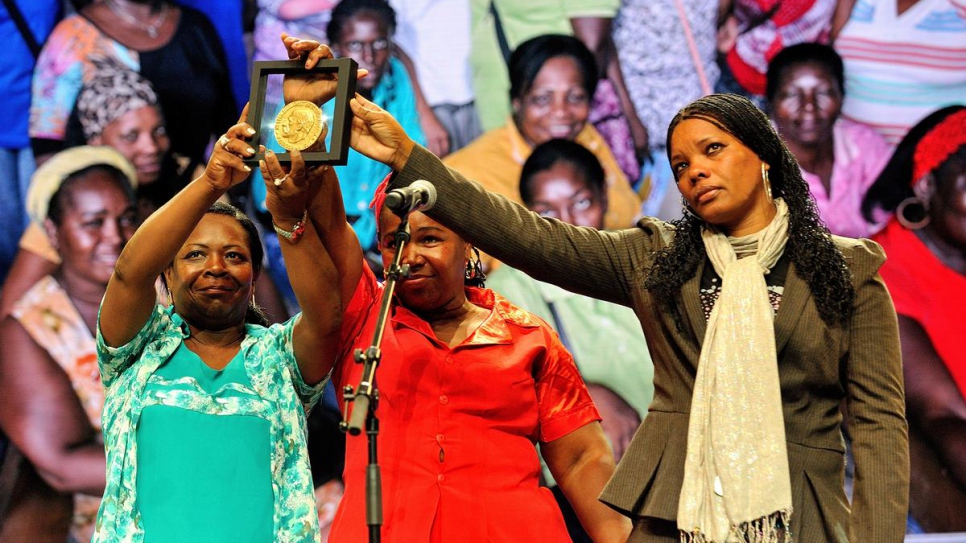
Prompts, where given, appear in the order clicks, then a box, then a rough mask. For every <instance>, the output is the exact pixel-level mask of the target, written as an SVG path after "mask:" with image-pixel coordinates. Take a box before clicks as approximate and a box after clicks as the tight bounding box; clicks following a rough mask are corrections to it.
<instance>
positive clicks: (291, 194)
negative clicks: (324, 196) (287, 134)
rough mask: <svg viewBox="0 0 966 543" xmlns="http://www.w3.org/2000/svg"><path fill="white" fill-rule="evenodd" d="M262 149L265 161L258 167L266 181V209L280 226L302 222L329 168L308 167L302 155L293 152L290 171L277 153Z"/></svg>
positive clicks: (291, 153)
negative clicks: (282, 222) (281, 223)
mask: <svg viewBox="0 0 966 543" xmlns="http://www.w3.org/2000/svg"><path fill="white" fill-rule="evenodd" d="M261 150H262V152H263V153H264V156H265V159H264V160H262V161H260V162H259V164H258V165H259V169H260V170H261V173H262V179H263V180H264V181H265V192H266V194H265V207H266V208H267V209H268V212H269V213H271V215H272V219H273V220H274V221H275V222H276V223H279V222H281V221H286V222H298V221H299V220H300V219H301V218H302V215H303V214H304V213H305V210H306V208H307V207H308V205H309V202H311V201H312V198H314V197H315V194H317V193H318V191H319V187H320V186H321V182H320V180H321V179H322V173H323V172H324V171H325V169H326V168H328V167H329V166H327V165H323V166H318V167H313V168H306V166H305V160H304V159H303V158H302V153H300V152H299V151H297V150H292V151H290V156H291V158H292V163H291V166H290V167H289V168H288V171H286V170H285V168H284V167H283V166H282V164H281V163H280V162H279V160H278V156H277V155H276V154H275V153H273V152H272V151H271V150H266V149H265V147H264V146H263V147H261Z"/></svg>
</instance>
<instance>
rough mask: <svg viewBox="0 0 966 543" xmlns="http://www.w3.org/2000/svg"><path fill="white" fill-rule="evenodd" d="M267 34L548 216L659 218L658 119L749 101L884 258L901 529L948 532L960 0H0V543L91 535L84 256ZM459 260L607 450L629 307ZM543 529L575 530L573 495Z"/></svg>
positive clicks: (222, 119)
mask: <svg viewBox="0 0 966 543" xmlns="http://www.w3.org/2000/svg"><path fill="white" fill-rule="evenodd" d="M283 32H285V33H288V34H291V35H294V36H299V37H304V38H308V39H313V40H317V41H319V42H322V43H328V44H331V47H332V51H333V53H334V54H335V55H336V56H347V57H352V58H353V59H354V60H356V62H358V64H359V67H360V68H364V69H367V70H368V71H369V75H368V76H367V77H365V78H363V79H361V80H360V81H359V84H358V87H357V90H358V92H360V93H361V94H362V95H363V96H364V97H365V98H367V99H369V100H371V101H372V102H374V103H376V104H378V105H379V106H381V107H382V108H383V109H385V110H386V111H388V112H389V113H390V114H391V115H392V116H393V117H394V118H395V119H396V120H398V121H399V123H400V124H401V125H402V127H403V129H404V130H405V132H406V133H407V134H408V135H409V137H411V138H412V139H413V140H414V141H415V142H416V143H419V144H421V145H424V146H425V147H426V148H427V149H429V150H430V151H432V152H433V153H434V154H436V155H437V156H439V157H441V158H442V159H443V163H444V164H446V165H447V166H449V167H451V168H453V169H455V170H457V171H459V172H460V173H462V174H463V175H464V176H465V177H466V178H468V179H472V180H475V181H477V182H479V183H480V184H482V185H483V187H484V188H486V189H488V190H490V191H493V192H497V193H499V194H502V195H504V196H506V197H507V198H509V199H511V200H514V201H518V202H520V203H523V204H524V205H526V206H527V207H528V208H529V209H531V210H533V211H536V212H537V213H539V214H541V215H543V216H546V217H553V218H557V219H560V220H561V221H563V222H567V223H571V224H574V225H577V226H589V227H593V228H607V229H618V228H627V227H630V226H633V225H634V224H635V221H636V220H638V219H640V218H641V217H644V216H650V217H657V218H659V219H665V220H670V219H677V218H680V217H681V216H682V213H683V209H684V207H683V206H682V200H681V195H680V193H679V192H678V188H677V186H676V183H675V177H674V175H673V174H672V171H671V167H670V165H669V164H668V159H667V148H668V145H669V142H668V141H667V135H668V125H669V123H670V122H671V120H672V118H673V117H674V116H675V114H676V113H677V112H678V110H679V109H680V108H682V107H683V106H685V105H687V104H689V103H691V102H692V101H694V100H695V99H697V98H699V97H701V96H705V95H708V94H711V93H714V92H730V93H736V94H740V95H743V96H745V97H747V98H749V99H750V100H751V101H752V102H753V103H754V104H755V105H757V106H758V107H759V108H761V110H762V111H764V112H765V113H766V114H767V115H768V118H769V120H770V121H771V123H772V125H773V126H774V128H775V129H776V130H777V132H778V134H779V135H780V136H781V138H782V139H783V141H784V143H785V144H786V145H787V147H788V149H789V150H790V151H791V153H792V154H793V155H794V158H795V159H796V160H797V162H798V164H799V165H800V167H801V173H802V177H803V178H804V181H805V182H806V183H807V185H808V190H809V192H810V193H811V197H812V198H813V199H814V203H815V207H816V209H817V212H818V215H819V217H820V218H821V220H822V222H824V224H825V225H827V226H828V229H829V230H830V231H831V233H832V234H836V235H840V236H847V237H866V238H871V239H873V240H875V241H877V242H878V243H880V244H881V245H882V247H883V248H884V250H885V253H886V255H887V256H888V259H887V260H886V263H885V264H884V266H883V267H882V270H881V274H882V277H883V279H884V280H885V283H886V286H887V287H888V289H889V292H890V294H891V296H892V298H893V300H894V303H895V307H896V310H897V312H898V315H899V333H900V338H901V344H902V358H903V373H904V377H905V383H906V409H907V418H908V423H909V437H910V455H911V462H912V475H911V486H910V512H909V519H908V526H907V529H908V531H909V532H910V533H919V532H950V531H966V515H963V514H962V512H963V511H966V358H964V355H963V352H964V351H963V349H962V348H961V347H960V346H959V341H960V340H959V336H960V335H961V331H962V330H963V329H966V310H964V309H963V308H964V307H966V298H964V293H966V109H964V105H963V104H964V103H966V0H803V1H797V2H783V1H781V0H526V1H519V0H518V1H510V0H388V1H386V0H341V1H340V0H207V1H205V0H86V1H85V0H73V1H71V0H5V1H4V5H3V6H2V7H0V36H2V37H3V38H4V39H3V43H4V44H5V49H6V51H5V52H4V54H3V55H0V90H2V91H3V96H4V100H2V101H0V191H2V192H3V194H4V196H3V197H2V198H0V285H2V287H0V319H3V320H2V322H0V341H2V345H3V348H2V349H0V431H2V433H3V437H2V438H0V458H2V469H0V542H2V541H7V540H13V539H7V538H9V537H11V536H10V535H9V534H13V533H17V532H16V531H15V530H19V529H24V530H26V529H29V528H30V526H34V527H36V526H46V527H48V528H49V529H48V530H47V532H48V533H50V534H51V538H50V539H49V540H50V541H64V535H63V534H64V533H66V532H67V531H68V530H69V531H70V533H71V537H73V538H74V539H75V540H76V541H87V540H88V539H89V538H90V536H91V533H92V530H93V527H92V525H91V523H92V519H93V513H94V511H96V507H97V498H92V497H91V496H98V495H100V494H102V493H103V492H104V485H105V481H104V479H103V473H104V465H105V464H104V462H105V458H104V454H103V449H102V447H101V446H100V444H101V443H102V442H103V441H104V438H103V437H102V436H101V433H100V432H101V420H100V416H99V414H100V412H101V408H102V404H103V402H104V391H103V390H102V389H101V388H100V375H99V374H98V371H97V367H96V365H94V364H93V363H92V360H93V359H92V358H91V357H92V356H94V355H93V353H94V349H95V345H94V335H93V331H94V329H95V325H94V323H95V318H96V311H97V304H98V303H99V302H100V300H101V298H102V297H103V295H104V292H105V290H106V288H107V278H108V277H109V276H110V270H111V269H112V268H113V262H114V261H115V260H116V259H117V257H118V255H119V254H120V251H121V249H122V248H123V247H124V245H125V243H126V242H127V241H128V239H130V238H131V236H132V235H133V232H134V229H135V227H136V226H137V225H139V224H140V223H141V222H143V221H144V220H146V219H147V218H148V217H150V216H152V214H154V213H155V212H156V211H157V210H158V209H159V208H160V207H161V206H163V205H164V204H165V203H166V202H167V201H168V200H170V199H171V198H172V197H174V195H175V194H177V193H178V192H179V191H180V190H181V189H183V188H184V187H186V186H187V185H188V184H189V182H190V181H191V179H193V178H195V177H196V176H197V175H199V173H200V172H202V171H203V169H204V164H205V162H207V160H208V157H209V156H210V155H211V154H212V149H213V142H214V141H215V139H216V138H217V137H218V135H220V134H222V133H223V132H224V131H225V130H226V129H228V127H230V126H232V125H233V124H235V123H236V122H237V119H238V114H239V112H240V111H241V110H242V107H243V106H244V104H245V102H246V101H247V100H248V96H249V81H248V78H249V75H248V74H250V72H251V61H253V60H256V61H257V60H278V59H284V58H287V55H286V51H285V47H284V45H283V44H282V42H281V40H280V39H279V36H280V35H281V34H282V33H283ZM277 96H278V95H277ZM272 105H274V106H280V105H281V103H275V104H272ZM266 109H268V110H271V109H272V108H271V107H268V108H266ZM272 111H273V112H274V110H272ZM249 122H253V121H252V120H249ZM269 122H270V121H269ZM265 128H266V129H267V130H269V131H270V130H271V128H272V127H271V126H265ZM334 170H335V171H336V173H337V174H338V183H339V188H340V189H341V190H340V191H339V192H340V193H341V198H342V201H343V204H344V209H345V218H346V221H347V223H348V224H349V225H351V227H352V230H353V231H354V232H355V235H356V236H357V238H358V241H359V245H360V250H361V252H362V253H363V254H364V255H365V257H366V261H367V262H368V264H369V267H371V268H372V269H373V271H376V272H377V275H379V274H378V272H379V271H380V269H381V266H382V261H383V257H382V256H381V254H380V252H381V249H380V246H379V240H378V238H377V231H378V229H379V216H378V214H375V215H374V214H373V212H372V210H371V209H370V202H371V201H372V200H373V197H374V196H375V195H376V192H377V188H378V187H379V184H380V182H381V181H382V179H383V177H385V175H386V174H387V173H389V172H390V171H391V170H390V167H389V166H387V165H385V164H383V163H381V162H378V161H375V160H372V159H370V158H367V157H366V156H364V155H362V154H360V153H358V152H356V151H354V150H353V151H350V156H349V160H348V163H347V164H346V165H344V166H338V167H335V168H334ZM223 199H224V200H230V201H231V202H232V203H234V204H235V205H236V206H238V207H239V208H241V209H243V210H245V211H246V212H248V213H249V215H250V216H252V218H253V219H255V221H254V225H253V226H254V227H256V229H257V232H258V235H259V238H260V239H261V240H262V243H263V244H264V246H265V255H264V271H265V272H266V273H262V274H256V277H255V279H254V281H255V283H256V287H257V288H254V289H253V290H254V292H255V295H256V296H257V300H258V302H259V304H260V305H261V306H262V307H263V308H265V309H266V313H267V316H268V318H269V320H271V321H272V322H284V321H285V320H286V319H287V318H288V317H289V316H291V315H294V314H295V313H296V312H298V311H299V309H300V306H299V302H298V299H297V297H296V295H295V289H293V287H292V285H291V283H290V281H289V276H288V274H287V273H286V269H285V262H284V261H283V259H282V253H283V247H284V245H283V242H280V240H279V239H278V236H277V235H276V234H275V231H274V229H273V228H272V216H271V213H270V212H269V206H267V205H266V194H265V187H264V186H262V184H261V183H260V182H250V183H240V184H238V185H237V186H234V187H232V188H231V189H230V190H227V192H226V194H225V196H224V197H223ZM376 211H377V212H378V211H379V210H378V209H377V210H376ZM145 236H146V235H145ZM482 262H483V263H484V265H485V267H486V270H487V272H489V273H490V279H491V282H488V285H487V286H489V287H490V288H493V289H494V290H496V291H497V292H498V293H500V294H502V295H504V296H505V297H506V298H508V299H509V300H511V301H512V302H514V303H515V304H517V305H519V306H521V307H523V308H525V309H527V310H529V311H532V312H533V313H535V314H537V315H538V316H540V317H542V318H543V319H544V320H545V321H546V322H547V323H549V324H550V325H551V326H552V327H553V328H554V329H555V330H556V331H557V333H558V334H559V338H560V341H561V343H562V344H563V345H564V346H565V347H566V348H567V349H568V350H569V351H571V352H572V353H573V355H574V359H575V360H574V361H575V362H576V366H577V368H578V369H579V371H580V374H581V375H582V376H583V379H584V381H586V384H587V389H588V392H589V394H590V396H591V397H592V398H593V399H594V402H595V403H596V404H597V408H598V410H599V411H600V415H601V416H602V417H603V421H602V428H603V431H604V434H605V436H606V438H607V439H608V441H609V442H610V445H611V447H612V448H613V450H614V453H615V456H616V459H620V456H621V455H622V454H623V452H624V450H625V449H626V448H627V447H628V445H629V443H630V440H631V437H632V436H633V435H634V432H635V431H636V430H637V428H638V426H639V425H640V423H641V422H642V421H643V420H645V419H646V418H647V416H648V415H647V407H648V405H649V404H650V403H651V400H652V396H653V395H654V394H655V391H654V389H653V385H652V384H651V380H652V376H653V375H654V372H655V369H654V366H653V364H652V362H651V358H650V355H649V354H648V348H647V344H646V343H645V341H644V336H643V335H642V333H641V330H640V324H639V323H638V322H636V320H637V319H636V318H635V315H634V314H633V312H632V311H631V310H629V309H627V308H625V307H620V306H616V305H612V304H609V303H608V302H603V301H600V300H595V299H592V298H587V297H583V296H579V295H576V294H571V293H570V292H567V291H565V290H562V289H560V288H558V287H556V286H554V285H551V284H548V283H542V282H539V281H536V280H534V279H531V278H530V277H528V276H527V275H525V274H523V273H522V272H520V271H518V270H517V269H515V268H513V267H511V266H508V265H505V264H501V263H500V262H498V261H497V260H495V259H494V258H492V257H490V256H488V255H485V254H484V255H483V258H482ZM367 277H368V276H367ZM157 290H158V294H159V296H160V295H162V294H163V289H161V288H160V287H158V289H157ZM136 328H137V327H136ZM135 331H136V330H135ZM339 403H340V399H338V398H337V396H336V394H334V393H333V391H332V389H331V387H330V389H329V390H328V392H327V394H326V395H325V397H324V398H323V400H322V403H321V405H320V406H319V408H318V409H316V410H315V411H314V412H313V414H312V415H311V418H310V420H309V424H308V426H309V428H310V436H309V440H308V446H309V453H310V457H311V460H312V476H313V483H314V486H315V487H316V498H317V502H318V507H317V509H318V516H319V523H320V527H321V529H322V531H323V534H325V533H327V530H328V528H329V526H330V525H331V523H332V521H333V518H334V517H335V511H336V507H337V505H338V503H339V500H340V499H341V497H342V492H343V487H342V481H341V474H342V467H343V463H344V457H343V454H344V452H343V449H344V440H342V439H341V438H340V436H339V434H338V432H336V431H334V429H333V428H334V425H335V421H336V420H337V419H338V414H337V411H338V404H339ZM322 436H325V437H324V438H322ZM682 461H683V460H682ZM544 471H545V474H544V476H543V478H544V482H545V483H546V484H547V485H549V486H554V481H553V478H552V476H550V473H549V471H547V470H544ZM556 494H557V497H558V501H559V502H560V504H561V507H562V508H564V509H565V510H566V509H567V507H568V504H567V500H566V498H564V497H563V493H561V492H559V491H558V492H557V493H556ZM72 496H76V498H75V499H73V500H71V497H72ZM72 503H73V505H72ZM18 523H25V524H18ZM568 529H570V533H571V536H572V537H573V538H574V540H577V541H580V540H586V539H582V538H586V537H587V536H586V534H583V533H582V531H581V530H580V525H579V523H577V522H576V520H575V519H574V518H573V515H572V512H571V515H570V518H568ZM5 534H7V535H5Z"/></svg>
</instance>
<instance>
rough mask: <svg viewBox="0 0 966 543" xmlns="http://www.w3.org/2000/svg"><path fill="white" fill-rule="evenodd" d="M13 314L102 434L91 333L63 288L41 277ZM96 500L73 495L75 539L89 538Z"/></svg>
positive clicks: (101, 403) (100, 395)
mask: <svg viewBox="0 0 966 543" xmlns="http://www.w3.org/2000/svg"><path fill="white" fill-rule="evenodd" d="M12 315H13V317H14V318H15V319H17V322H19V323H20V325H21V326H23V328H24V330H26V331H27V333H28V334H30V337H31V338H32V339H33V340H34V341H35V342H36V343H37V345H39V346H40V347H42V348H43V349H44V350H45V351H47V353H48V354H49V355H50V357H51V358H52V359H54V361H55V362H57V364H58V365H59V366H60V367H61V369H63V370H64V373H65V374H67V378H68V379H70V384H71V387H72V388H73V389H74V393H75V394H77V399H79V400H80V403H81V407H83V408H84V414H86V415H87V420H88V421H90V423H91V426H92V427H93V428H94V430H96V431H97V432H100V431H101V409H102V408H103V407H104V387H103V386H101V374H100V372H99V371H98V369H97V350H96V347H95V343H94V335H93V334H91V331H90V329H88V327H87V323H85V322H84V318H83V317H81V315H80V313H78V311H77V308H76V307H74V303H73V302H72V301H71V299H70V296H69V295H68V294H67V292H66V291H65V290H64V288H63V287H62V286H61V285H60V283H58V282H57V280H56V279H54V278H53V277H51V276H49V275H48V276H46V277H43V278H42V279H40V280H39V281H37V282H36V283H35V284H34V286H32V287H30V290H28V291H27V293H26V294H24V295H23V297H21V298H20V300H19V301H17V303H16V304H15V305H14V308H13V311H12ZM100 503H101V498H100V497H99V496H88V495H86V494H75V495H74V517H73V520H72V522H71V528H70V530H71V536H72V537H73V539H76V540H78V541H88V540H90V534H91V533H93V530H94V517H95V515H96V513H97V508H98V506H99V504H100Z"/></svg>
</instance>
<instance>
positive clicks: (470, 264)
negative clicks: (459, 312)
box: [463, 247, 486, 288]
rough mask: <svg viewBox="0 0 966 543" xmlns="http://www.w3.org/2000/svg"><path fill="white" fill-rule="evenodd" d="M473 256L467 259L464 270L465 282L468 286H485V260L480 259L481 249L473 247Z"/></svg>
mask: <svg viewBox="0 0 966 543" xmlns="http://www.w3.org/2000/svg"><path fill="white" fill-rule="evenodd" d="M473 254H474V255H476V259H473V258H472V257H471V258H469V259H468V260H467V261H466V269H464V270H463V283H464V284H465V285H467V286H471V287H477V288H483V287H484V286H485V283H486V274H485V273H483V262H482V260H481V259H480V250H479V249H477V248H476V247H473Z"/></svg>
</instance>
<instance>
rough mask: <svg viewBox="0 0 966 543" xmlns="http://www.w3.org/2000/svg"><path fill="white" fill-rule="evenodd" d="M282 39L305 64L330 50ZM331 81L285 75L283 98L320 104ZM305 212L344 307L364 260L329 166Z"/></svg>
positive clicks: (331, 78) (328, 94) (324, 76)
mask: <svg viewBox="0 0 966 543" xmlns="http://www.w3.org/2000/svg"><path fill="white" fill-rule="evenodd" d="M282 42H283V43H284V44H285V48H286V50H287V51H288V56H289V58H291V59H295V58H301V59H302V60H304V61H305V66H306V67H307V68H312V67H314V66H316V65H317V64H318V63H319V61H321V60H325V59H329V58H332V51H331V50H330V49H329V48H328V47H326V46H325V45H321V44H319V43H318V42H316V41H313V40H300V39H298V38H296V37H293V36H288V35H283V36H282ZM367 73H368V72H367V71H366V70H359V72H358V75H357V77H360V78H361V77H365V76H366V74H367ZM335 84H336V79H335V75H334V74H314V75H307V76H302V77H288V78H287V79H286V84H285V101H286V102H291V101H293V100H309V101H311V102H313V103H315V104H319V105H321V104H323V103H324V102H326V101H327V100H329V99H331V98H332V96H334V95H335V88H336V87H335ZM308 216H309V220H310V221H311V222H312V225H313V226H314V227H315V229H316V231H317V232H318V235H319V237H320V238H321V239H322V244H323V245H324V246H325V249H326V251H327V252H328V253H329V256H330V258H331V259H332V262H333V263H334V265H335V269H336V270H337V271H338V275H339V292H340V293H341V298H342V308H343V309H344V308H345V307H346V305H348V303H349V301H350V300H352V294H353V292H355V288H356V285H358V283H359V277H360V276H361V275H362V266H364V265H365V264H364V261H363V255H362V247H361V246H360V245H359V238H358V237H356V234H355V232H354V231H353V230H352V227H351V226H350V225H349V223H348V222H347V220H346V215H345V206H344V205H343V202H342V191H341V189H340V188H339V179H338V177H337V176H336V174H335V170H333V169H332V168H328V169H327V170H325V172H324V173H323V175H322V182H321V186H320V188H319V193H318V194H317V195H316V197H315V198H313V199H312V200H311V202H310V203H309V207H308Z"/></svg>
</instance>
